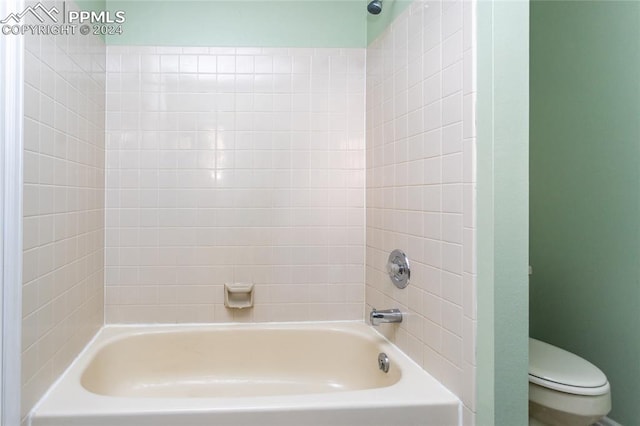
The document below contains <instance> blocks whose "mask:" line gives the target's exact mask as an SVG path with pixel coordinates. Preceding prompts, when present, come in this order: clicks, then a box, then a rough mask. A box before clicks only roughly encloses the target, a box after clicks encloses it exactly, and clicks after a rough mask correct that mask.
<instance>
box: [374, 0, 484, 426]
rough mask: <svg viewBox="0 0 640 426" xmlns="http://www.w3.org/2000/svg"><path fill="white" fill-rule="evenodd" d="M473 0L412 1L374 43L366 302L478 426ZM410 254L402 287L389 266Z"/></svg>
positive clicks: (385, 328)
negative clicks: (392, 258) (393, 312)
mask: <svg viewBox="0 0 640 426" xmlns="http://www.w3.org/2000/svg"><path fill="white" fill-rule="evenodd" d="M474 31H475V2H473V1H462V0H460V1H420V0H416V1H414V3H413V4H412V5H411V6H410V7H409V8H408V9H407V10H406V11H405V12H404V13H403V14H402V15H401V16H399V17H398V18H397V19H396V20H395V21H394V23H393V24H392V25H391V26H390V27H389V28H388V29H387V30H386V31H385V32H384V33H383V34H382V35H381V36H380V37H379V38H378V39H376V40H375V41H374V42H373V43H372V44H371V45H370V46H369V48H368V49H367V91H366V96H367V105H366V108H367V112H366V114H367V142H366V168H367V172H366V173H367V176H366V178H367V202H366V213H367V223H366V227H367V235H366V244H367V247H366V250H367V255H366V304H367V309H371V307H374V306H375V307H376V308H378V309H384V308H392V307H397V308H400V309H401V310H402V311H404V312H406V313H407V314H406V316H405V321H404V322H403V323H402V324H400V325H399V326H397V325H383V326H381V327H380V328H381V331H382V332H384V333H385V334H386V335H387V336H388V337H390V338H391V339H392V340H393V341H394V342H395V343H396V344H398V345H399V346H400V348H402V349H403V350H404V351H405V352H406V353H408V354H409V355H410V356H411V357H412V358H413V359H414V360H415V361H416V362H417V363H419V364H420V365H422V366H423V368H424V369H425V370H427V371H429V372H430V373H431V374H433V375H434V376H435V377H437V378H438V379H439V380H440V381H442V382H443V383H444V384H445V385H446V386H447V387H449V389H451V390H452V391H453V392H454V393H456V395H458V396H459V397H460V398H461V399H462V401H463V403H464V406H465V407H464V423H465V424H474V412H475V392H474V389H475V369H476V367H475V335H476V332H475V330H476V311H475V305H476V296H475V294H476V290H475V286H476V266H475V264H476V261H475V259H476V256H475V250H476V249H475V227H476V226H475V194H476V189H475V144H476V140H475V92H476V85H475V55H476V41H475V40H476V39H475V32H474ZM395 248H399V249H402V250H404V251H405V252H406V253H407V255H408V257H409V259H410V261H411V273H412V276H411V284H410V285H409V287H408V288H407V289H405V290H398V289H397V288H395V287H394V286H393V284H392V283H391V281H390V280H389V278H388V276H387V274H386V272H385V265H386V260H387V256H388V255H389V253H390V252H391V251H392V250H393V249H395Z"/></svg>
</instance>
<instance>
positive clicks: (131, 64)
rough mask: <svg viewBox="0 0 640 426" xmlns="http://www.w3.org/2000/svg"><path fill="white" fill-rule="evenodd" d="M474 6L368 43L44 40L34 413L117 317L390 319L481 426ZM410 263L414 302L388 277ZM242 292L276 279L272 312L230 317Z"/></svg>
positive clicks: (410, 13) (35, 69) (32, 49)
mask: <svg viewBox="0 0 640 426" xmlns="http://www.w3.org/2000/svg"><path fill="white" fill-rule="evenodd" d="M474 8H475V3H474V2H470V1H458V2H454V1H451V2H449V1H442V2H440V1H429V2H421V1H416V2H414V3H413V4H412V5H411V6H410V7H409V8H408V9H407V10H405V11H404V12H403V13H402V14H401V15H400V16H399V17H398V18H397V19H396V20H395V21H394V23H393V24H392V25H391V26H390V27H389V28H387V29H386V30H385V32H384V33H383V34H381V35H380V36H379V37H378V38H377V39H376V40H375V41H374V42H372V43H371V44H370V46H369V47H368V48H367V49H364V48H359V49H338V48H336V49H333V48H331V49H304V48H295V49H294V48H292V49H287V48H215V47H167V46H155V47H154V46H113V45H112V46H108V47H107V48H106V49H105V47H104V45H103V44H102V42H101V41H100V40H99V39H93V38H90V37H89V38H83V40H84V43H87V45H86V46H85V45H79V44H78V43H79V42H78V41H77V40H76V39H73V38H68V39H67V38H56V40H54V41H52V40H51V39H49V38H46V39H45V38H43V39H42V40H38V41H37V43H34V42H33V41H31V42H30V43H28V44H27V52H26V56H25V62H26V66H25V69H26V75H25V80H26V84H25V198H24V199H25V205H24V210H25V235H24V248H25V253H24V264H25V272H24V278H25V283H24V294H23V300H24V307H23V312H24V319H23V336H24V338H23V360H22V362H23V413H25V412H26V411H28V410H29V409H30V408H31V406H32V404H33V403H34V402H35V401H36V400H37V398H38V397H39V396H40V395H41V394H42V393H43V392H44V390H45V389H46V388H47V387H48V386H49V384H50V383H51V382H52V381H53V380H54V379H55V378H56V377H57V376H58V375H59V373H60V372H61V371H62V369H64V368H65V367H66V366H67V365H68V363H69V362H70V360H71V359H73V357H74V356H75V355H77V353H78V352H79V351H80V349H81V348H82V346H83V345H84V343H85V342H86V340H87V339H88V338H89V337H90V336H91V335H92V333H93V332H94V331H95V330H96V329H97V328H98V327H99V326H100V325H101V324H102V323H103V312H104V321H105V322H106V323H134V322H162V323H173V322H226V321H289V320H338V319H354V320H360V319H362V318H363V317H366V316H367V314H368V311H369V310H370V309H371V308H372V307H374V306H375V307H376V308H378V309H386V308H400V309H401V310H402V311H403V312H404V313H405V316H404V321H403V323H402V324H400V325H387V324H383V325H381V326H380V327H379V330H380V331H381V332H383V333H384V334H386V335H387V336H388V337H389V338H390V339H391V340H393V341H394V342H395V343H397V344H398V346H399V347H400V348H401V349H403V350H404V351H405V352H406V353H407V354H408V355H409V356H411V357H412V358H413V359H414V360H415V361H416V362H417V363H418V364H420V365H421V366H422V367H423V368H424V369H425V370H427V371H428V372H430V373H431V374H432V375H434V376H435V377H437V378H438V379H439V380H441V381H442V382H443V383H444V384H445V385H446V386H447V387H448V388H449V389H451V390H452V391H453V392H454V393H455V394H456V395H458V396H459V397H460V398H461V399H462V401H463V403H464V424H473V423H474V412H475V395H474V389H475V374H476V370H475V328H476V311H475V305H476V291H475V286H476V269H475V259H476V253H475V228H476V226H475V162H476V158H475V91H476V88H475V74H476V72H475V51H476V47H475V46H476V45H475V36H474V35H473V34H474V31H475V28H474V26H475V23H474V22H475V15H474V13H475V12H474ZM54 42H55V43H54ZM45 46H46V47H45ZM105 50H106V54H105ZM87 51H88V52H91V53H86V52H87ZM51 52H54V53H51ZM92 54H94V55H97V56H92ZM97 57H99V58H100V59H99V60H98V59H97ZM105 57H106V63H105V59H104V58H105ZM105 69H106V88H105ZM105 91H106V101H105V99H104V96H105ZM105 102H106V113H105ZM105 117H106V139H103V136H102V135H103V134H104V130H105V123H104V120H105ZM365 134H366V141H365ZM105 149H106V152H105ZM103 202H104V204H103ZM103 217H104V222H103ZM395 248H399V249H402V250H404V251H405V252H406V253H407V254H408V256H409V258H410V261H411V266H412V279H411V284H410V285H409V287H408V288H407V289H405V290H398V289H396V288H395V287H393V285H392V284H391V282H390V280H389V279H388V277H387V276H386V272H385V264H386V259H387V256H388V254H389V252H390V251H391V250H393V249H395ZM365 253H366V255H365ZM103 265H104V266H103ZM103 267H104V270H103ZM227 282H252V283H255V292H256V294H255V307H254V308H253V309H247V310H237V311H234V310H228V309H226V308H225V307H224V305H223V285H224V283H227ZM103 290H104V300H103ZM103 309H104V311H103Z"/></svg>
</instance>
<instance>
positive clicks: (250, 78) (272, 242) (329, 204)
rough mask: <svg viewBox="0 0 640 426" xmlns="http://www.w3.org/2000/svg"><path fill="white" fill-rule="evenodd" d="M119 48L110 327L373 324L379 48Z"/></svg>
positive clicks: (110, 164) (110, 170)
mask: <svg viewBox="0 0 640 426" xmlns="http://www.w3.org/2000/svg"><path fill="white" fill-rule="evenodd" d="M107 51H108V54H107V71H108V76H107V135H108V139H107V178H106V320H107V322H210V321H216V322H219V321H245V320H246V321H287V320H329V319H359V318H362V315H363V302H364V291H363V286H362V283H363V281H364V220H365V214H364V193H365V191H364V181H365V167H364V166H365V150H364V114H365V112H364V111H365V99H364V91H365V71H364V67H365V50H364V49H260V48H256V49H253V48H230V49H227V48H206V47H205V48H199V47H183V48H179V47H177V48H176V47H118V46H109V47H108V49H107ZM234 282H238V283H240V282H252V283H255V307H254V308H253V309H250V310H237V311H233V310H229V309H226V308H225V307H224V305H223V300H224V299H223V296H224V292H223V285H224V284H225V283H234Z"/></svg>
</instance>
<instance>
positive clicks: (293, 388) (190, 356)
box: [80, 327, 402, 398]
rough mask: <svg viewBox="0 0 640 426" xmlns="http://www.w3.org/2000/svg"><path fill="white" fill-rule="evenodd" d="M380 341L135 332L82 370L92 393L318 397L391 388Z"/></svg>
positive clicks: (275, 333) (276, 332)
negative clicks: (380, 357)
mask: <svg viewBox="0 0 640 426" xmlns="http://www.w3.org/2000/svg"><path fill="white" fill-rule="evenodd" d="M381 339H382V337H380V338H375V337H371V336H367V337H363V336H362V335H357V334H354V333H352V332H349V331H345V330H338V329H331V328H328V329H325V330H322V329H299V328H291V327H289V328H287V327H284V328H282V327H280V328H263V329H260V330H256V329H253V328H249V327H235V328H234V327H231V328H226V329H222V330H216V331H214V332H202V331H198V330H191V331H162V332H151V333H144V334H136V335H133V336H127V337H124V338H120V339H117V340H115V341H112V342H110V343H108V344H106V345H104V346H103V347H102V348H101V349H100V350H99V351H97V353H95V355H93V357H92V359H91V361H90V362H89V364H88V365H87V367H86V368H85V369H84V371H83V372H82V375H81V378H80V382H81V384H82V386H83V387H84V388H85V389H86V390H87V391H89V392H92V393H94V394H98V395H105V396H119V397H133V398H139V397H147V398H148V397H170V398H193V397H202V398H212V397H241V396H245V397H246V396H269V395H294V394H297V395H299V394H314V393H327V392H344V391H354V390H362V389H374V388H383V387H387V386H391V385H393V384H395V383H397V382H398V380H400V378H401V374H402V373H401V371H400V369H399V368H397V367H396V366H395V365H394V364H392V365H391V368H390V369H389V371H388V373H385V372H383V371H381V370H380V368H379V367H378V361H377V359H378V354H379V353H380V343H381Z"/></svg>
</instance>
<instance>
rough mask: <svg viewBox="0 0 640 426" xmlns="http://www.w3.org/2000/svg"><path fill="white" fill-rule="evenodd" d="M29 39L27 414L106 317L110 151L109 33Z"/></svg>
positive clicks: (24, 392) (24, 385)
mask: <svg viewBox="0 0 640 426" xmlns="http://www.w3.org/2000/svg"><path fill="white" fill-rule="evenodd" d="M34 3H35V2H34ZM68 3H69V2H68ZM71 5H72V4H71V3H69V4H68V6H71ZM58 6H59V9H60V10H62V9H61V5H58ZM73 7H75V5H73ZM25 44H26V48H25V52H24V58H25V59H24V60H25V67H24V69H25V85H24V95H25V98H24V205H23V212H24V233H23V247H24V254H23V306H22V314H23V319H22V415H23V418H24V416H25V415H26V414H27V413H28V411H29V410H30V409H31V408H32V406H33V404H34V403H35V402H36V401H37V400H38V399H39V398H40V396H42V394H43V393H44V391H45V390H46V389H47V388H48V387H49V385H51V383H53V381H54V380H55V379H56V378H57V377H58V376H59V375H60V373H61V372H62V371H63V370H64V369H65V368H66V367H67V366H68V365H69V363H70V362H71V360H73V358H74V357H75V356H76V355H77V354H78V353H79V351H80V350H81V349H82V348H83V346H84V345H85V344H86V343H87V341H88V340H89V339H90V338H91V337H92V336H93V334H94V333H95V332H96V331H97V329H98V328H99V327H100V326H101V325H102V324H103V318H104V314H103V306H104V161H105V151H104V129H105V127H104V118H105V110H104V106H105V46H104V43H103V42H102V40H101V39H100V38H98V37H94V36H82V35H79V34H78V35H76V36H26V37H25Z"/></svg>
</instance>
